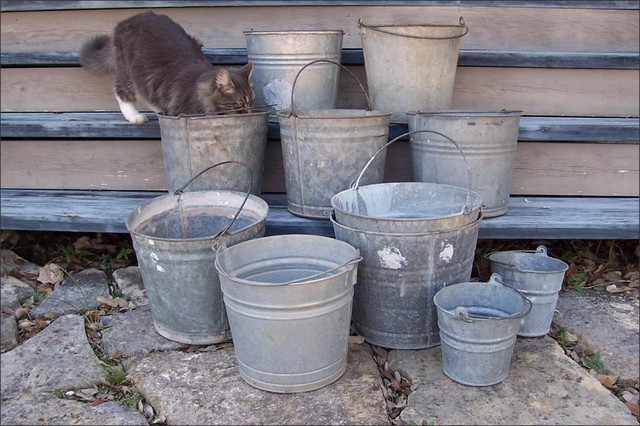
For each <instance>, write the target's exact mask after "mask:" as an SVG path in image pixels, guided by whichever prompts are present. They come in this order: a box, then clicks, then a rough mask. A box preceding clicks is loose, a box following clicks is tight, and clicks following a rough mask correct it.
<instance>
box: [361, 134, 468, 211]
mask: <svg viewBox="0 0 640 426" xmlns="http://www.w3.org/2000/svg"><path fill="white" fill-rule="evenodd" d="M416 133H433V134H436V135H439V136H442V137H443V138H445V139H447V140H448V141H449V142H451V143H452V144H453V145H454V146H455V147H456V148H457V149H458V151H460V154H461V155H462V159H463V160H464V163H465V165H466V166H467V180H468V182H469V187H468V188H467V200H466V201H465V205H464V207H463V208H462V213H463V214H465V215H466V214H469V213H471V211H472V208H471V187H472V177H471V166H470V165H469V161H467V156H466V155H464V151H463V150H462V148H460V145H459V144H458V143H457V142H456V141H454V140H453V139H451V138H450V137H449V136H447V135H445V134H443V133H440V132H436V131H435V130H414V131H412V132H407V133H403V134H401V135H400V136H398V137H396V138H394V139H392V140H390V141H389V142H387V143H386V144H385V145H384V146H383V147H382V148H380V149H379V150H377V151H376V152H375V154H373V155H372V156H371V158H370V159H369V161H368V162H367V164H365V165H364V167H363V168H362V171H361V172H360V174H359V175H358V178H357V179H356V181H355V183H354V184H352V185H351V189H355V190H357V189H358V187H359V185H360V179H362V176H363V175H364V172H365V171H366V170H367V168H368V167H369V166H370V165H371V163H372V162H373V160H374V159H375V158H376V157H377V156H378V154H380V153H381V152H382V151H384V150H385V149H387V147H388V146H389V145H391V144H392V143H394V142H395V141H397V140H399V139H402V138H404V137H405V136H411V135H413V134H416Z"/></svg>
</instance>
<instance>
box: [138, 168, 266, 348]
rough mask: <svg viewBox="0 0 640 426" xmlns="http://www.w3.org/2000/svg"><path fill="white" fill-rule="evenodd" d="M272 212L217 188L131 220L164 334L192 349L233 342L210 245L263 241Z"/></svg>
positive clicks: (154, 204) (143, 210) (156, 202)
mask: <svg viewBox="0 0 640 426" xmlns="http://www.w3.org/2000/svg"><path fill="white" fill-rule="evenodd" d="M205 170H206V169H205ZM245 180H247V179H246V178H245ZM268 212H269V207H268V205H267V203H266V202H265V201H263V200H262V199H260V198H258V197H256V196H254V195H249V194H248V193H242V192H236V191H225V190H215V191H194V192H181V191H180V192H178V193H176V194H169V195H164V196H161V197H157V198H154V199H152V200H150V201H148V202H146V203H144V204H142V205H140V206H138V207H137V208H136V209H135V210H133V211H132V212H131V213H130V214H129V216H128V218H127V229H128V230H129V232H130V234H131V238H132V240H133V247H134V249H135V253H136V257H137V259H138V265H139V267H140V273H141V275H142V281H143V283H144V287H145V291H146V294H147V297H148V298H149V303H150V306H151V314H152V317H153V322H154V326H155V329H156V331H157V332H158V333H159V334H160V335H162V336H164V337H166V338H167V339H170V340H173V341H176V342H180V343H186V344H194V345H205V344H207V345H208V344H213V343H219V342H221V341H224V340H227V339H229V338H230V337H231V336H230V334H229V324H228V321H227V318H226V312H225V309H224V304H223V299H222V292H221V290H220V281H219V279H218V273H217V271H216V270H215V268H214V261H215V257H216V253H215V251H214V250H213V249H212V246H213V245H214V244H216V243H218V242H220V241H223V242H224V243H225V244H227V245H229V246H231V245H233V244H236V243H238V242H240V241H245V240H248V239H251V238H256V237H260V236H262V235H264V228H265V220H266V217H267V214H268ZM234 218H235V219H234Z"/></svg>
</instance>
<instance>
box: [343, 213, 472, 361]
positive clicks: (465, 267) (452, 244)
mask: <svg viewBox="0 0 640 426" xmlns="http://www.w3.org/2000/svg"><path fill="white" fill-rule="evenodd" d="M481 220H482V217H479V218H478V219H477V220H476V221H475V222H472V223H469V224H467V225H464V226H461V227H457V228H452V229H445V230H436V231H425V232H413V233H401V232H392V231H388V232H380V231H369V230H363V229H357V228H353V227H348V226H345V225H342V224H340V223H338V222H337V221H336V220H335V218H333V217H332V224H333V231H334V233H335V236H336V238H337V239H338V240H341V241H345V242H347V243H349V244H350V245H352V246H354V247H357V248H358V249H359V250H360V253H361V254H362V262H361V263H360V265H359V267H358V285H357V286H356V288H355V293H354V297H353V325H354V328H355V330H356V331H357V332H358V334H360V335H361V336H363V337H364V338H365V339H366V340H367V341H368V342H369V343H372V344H374V345H378V346H382V347H385V348H393V349H424V348H430V347H433V346H436V345H438V344H439V343H440V336H439V334H438V324H437V312H436V308H435V306H434V305H433V296H434V295H435V294H436V292H437V291H438V290H440V289H441V288H443V287H444V286H446V285H449V284H453V283H457V282H464V281H469V279H470V278H471V272H472V269H473V259H474V256H475V248H476V243H477V240H478V231H479V228H480V222H481Z"/></svg>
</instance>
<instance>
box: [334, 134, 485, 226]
mask: <svg viewBox="0 0 640 426" xmlns="http://www.w3.org/2000/svg"><path fill="white" fill-rule="evenodd" d="M416 133H434V134H437V135H439V136H442V137H444V138H445V139H447V140H448V141H449V142H451V143H452V144H453V146H454V147H456V148H457V149H458V151H459V153H460V155H461V158H462V159H463V160H464V162H465V164H466V166H467V182H466V188H463V187H457V186H453V185H443V184H433V183H424V182H399V183H382V184H374V185H365V186H360V179H361V177H362V176H363V173H364V172H365V171H366V170H367V168H368V167H369V166H370V165H371V164H372V162H373V161H374V160H375V158H376V156H377V155H379V154H380V153H381V152H384V150H386V148H387V147H388V146H389V145H391V144H392V143H394V142H396V141H398V140H400V139H402V138H404V137H406V136H411V135H414V134H416ZM471 186H472V175H471V169H470V166H469V163H468V162H467V160H466V157H465V154H464V152H463V151H462V149H461V148H460V146H459V145H458V143H457V142H456V141H455V140H453V139H451V138H449V137H448V136H447V135H445V134H442V133H439V132H432V131H430V130H416V131H413V132H408V133H405V134H402V135H400V136H398V137H396V138H394V139H393V140H391V141H389V142H388V143H387V144H385V145H384V146H383V147H382V148H380V149H379V150H378V151H377V152H376V153H375V154H374V155H373V157H371V158H370V159H369V162H368V163H367V164H365V166H364V168H363V169H362V171H361V173H360V175H359V176H358V178H357V179H356V180H355V183H354V185H353V186H352V187H351V188H349V189H347V190H344V191H342V192H340V193H338V194H336V195H335V196H333V197H332V198H331V205H332V207H333V211H334V213H335V217H336V221H337V222H338V223H340V224H342V225H345V226H349V227H352V228H356V229H360V230H367V231H381V232H392V233H413V232H417V233H423V232H427V231H438V230H447V229H454V228H458V227H460V226H464V225H467V224H470V223H474V222H475V221H476V220H477V219H478V218H479V216H480V210H481V207H482V199H481V197H480V196H479V195H478V194H477V193H475V192H473V191H472V190H471Z"/></svg>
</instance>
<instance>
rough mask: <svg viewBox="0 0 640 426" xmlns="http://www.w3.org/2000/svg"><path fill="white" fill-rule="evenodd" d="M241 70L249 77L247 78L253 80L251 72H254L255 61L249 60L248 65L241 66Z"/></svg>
mask: <svg viewBox="0 0 640 426" xmlns="http://www.w3.org/2000/svg"><path fill="white" fill-rule="evenodd" d="M239 71H240V73H242V75H244V76H245V77H246V78H247V80H251V74H252V73H253V63H251V62H249V63H248V64H247V65H243V66H242V67H240V69H239Z"/></svg>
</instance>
